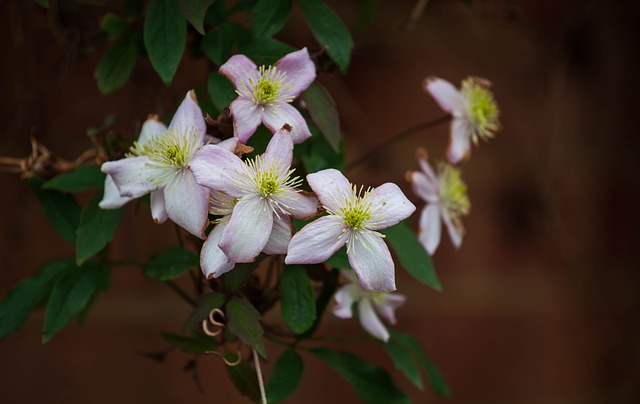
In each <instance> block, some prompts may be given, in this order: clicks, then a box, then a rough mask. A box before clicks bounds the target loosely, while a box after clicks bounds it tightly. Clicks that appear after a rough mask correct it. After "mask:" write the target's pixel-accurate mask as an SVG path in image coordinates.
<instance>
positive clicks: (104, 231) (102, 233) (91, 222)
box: [76, 192, 122, 265]
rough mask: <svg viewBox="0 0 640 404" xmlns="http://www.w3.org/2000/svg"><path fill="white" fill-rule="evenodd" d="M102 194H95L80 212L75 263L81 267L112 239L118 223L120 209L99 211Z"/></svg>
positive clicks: (120, 213)
mask: <svg viewBox="0 0 640 404" xmlns="http://www.w3.org/2000/svg"><path fill="white" fill-rule="evenodd" d="M101 200H102V192H99V193H97V194H96V195H95V196H94V197H93V198H92V199H91V201H89V203H88V204H87V207H86V208H84V210H83V211H82V217H81V218H80V225H79V226H78V231H77V232H76V263H77V264H78V265H82V263H83V262H85V261H86V260H88V259H89V258H91V257H93V256H94V255H95V254H97V253H98V252H99V251H100V250H102V249H103V248H104V247H105V246H106V245H107V243H109V241H111V239H112V238H113V234H114V233H115V232H116V229H117V228H118V224H119V223H120V216H121V215H122V209H109V210H107V209H101V208H100V207H99V206H98V203H100V201H101Z"/></svg>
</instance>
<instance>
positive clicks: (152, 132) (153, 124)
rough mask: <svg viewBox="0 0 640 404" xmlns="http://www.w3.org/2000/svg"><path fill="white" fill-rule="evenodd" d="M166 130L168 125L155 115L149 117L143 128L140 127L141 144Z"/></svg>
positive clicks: (139, 138) (139, 139)
mask: <svg viewBox="0 0 640 404" xmlns="http://www.w3.org/2000/svg"><path fill="white" fill-rule="evenodd" d="M166 132H167V127H166V126H165V125H164V123H162V122H160V121H159V120H158V118H157V117H156V116H155V115H154V116H153V117H152V118H149V119H147V120H146V121H144V123H143V124H142V129H140V136H138V143H139V144H140V145H144V144H146V143H148V142H149V141H151V140H153V139H154V138H156V137H158V136H160V135H163V134H164V133H166Z"/></svg>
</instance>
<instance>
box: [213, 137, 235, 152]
mask: <svg viewBox="0 0 640 404" xmlns="http://www.w3.org/2000/svg"><path fill="white" fill-rule="evenodd" d="M238 143H240V140H239V139H238V138H235V137H230V138H229V139H225V140H223V141H221V142H219V143H216V146H218V147H222V148H223V149H226V150H229V151H230V152H231V153H234V152H235V151H236V147H238ZM234 154H235V153H234Z"/></svg>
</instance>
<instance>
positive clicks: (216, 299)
mask: <svg viewBox="0 0 640 404" xmlns="http://www.w3.org/2000/svg"><path fill="white" fill-rule="evenodd" d="M225 300H226V297H225V295H223V294H222V293H220V292H208V293H204V294H203V295H201V296H200V298H199V299H198V304H197V305H196V308H195V309H193V311H192V312H191V314H189V317H188V318H187V321H185V323H184V325H183V326H182V332H185V331H186V330H188V329H190V328H192V327H193V326H195V325H196V324H198V323H200V322H201V321H202V320H204V319H206V318H207V317H208V316H209V312H211V310H213V309H217V308H220V307H222V305H223V304H224V302H225Z"/></svg>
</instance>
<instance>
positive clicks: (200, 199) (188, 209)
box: [164, 170, 209, 239]
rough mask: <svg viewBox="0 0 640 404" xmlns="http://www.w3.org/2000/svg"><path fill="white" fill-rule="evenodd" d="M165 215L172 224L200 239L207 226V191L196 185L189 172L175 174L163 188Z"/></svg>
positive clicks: (202, 237) (203, 236)
mask: <svg viewBox="0 0 640 404" xmlns="http://www.w3.org/2000/svg"><path fill="white" fill-rule="evenodd" d="M164 199H165V206H166V209H167V215H168V216H169V218H170V219H171V220H173V222H174V223H176V224H177V225H179V226H180V227H182V228H184V229H185V230H187V231H188V232H189V233H191V234H193V235H194V236H196V237H199V238H201V239H204V238H205V235H204V230H205V229H206V227H207V226H208V225H209V213H208V212H209V189H207V188H205V187H202V186H200V185H198V184H197V183H196V181H195V180H194V178H193V174H192V173H191V171H189V170H183V171H182V172H180V173H178V174H176V176H175V177H174V179H173V181H172V182H171V183H170V184H169V185H167V186H166V187H165V188H164Z"/></svg>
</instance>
